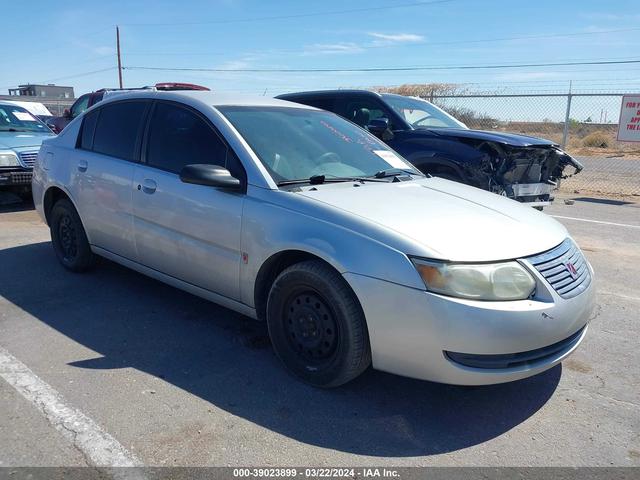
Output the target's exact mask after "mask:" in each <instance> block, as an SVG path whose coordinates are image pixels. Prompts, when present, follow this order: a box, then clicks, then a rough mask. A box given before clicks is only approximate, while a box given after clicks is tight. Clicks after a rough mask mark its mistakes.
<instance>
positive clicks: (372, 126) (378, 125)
mask: <svg viewBox="0 0 640 480" xmlns="http://www.w3.org/2000/svg"><path fill="white" fill-rule="evenodd" d="M367 130H369V131H370V132H371V133H373V134H374V135H375V136H376V137H378V138H381V139H382V140H384V141H387V140H391V139H392V138H393V132H392V131H391V129H390V128H389V119H388V118H384V117H380V118H374V119H373V120H371V121H370V122H369V125H367Z"/></svg>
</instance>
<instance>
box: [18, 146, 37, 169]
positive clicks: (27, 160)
mask: <svg viewBox="0 0 640 480" xmlns="http://www.w3.org/2000/svg"><path fill="white" fill-rule="evenodd" d="M36 158H38V150H35V151H33V152H20V160H21V161H22V164H23V165H24V166H25V167H27V168H33V165H34V164H35V163H36Z"/></svg>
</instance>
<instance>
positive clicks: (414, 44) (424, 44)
mask: <svg viewBox="0 0 640 480" xmlns="http://www.w3.org/2000/svg"><path fill="white" fill-rule="evenodd" d="M638 30H640V27H638V28H620V29H615V30H597V31H593V32H570V33H549V34H540V35H525V36H519V37H496V38H479V39H472V40H451V41H442V42H412V43H402V44H400V43H389V44H383V45H357V44H355V47H356V48H357V51H354V53H357V52H358V51H361V50H371V49H379V48H390V47H402V48H405V47H431V46H443V45H466V44H477V43H496V42H508V41H513V40H541V39H545V38H564V37H580V36H588V35H600V34H605V35H606V34H610V33H622V32H633V31H638ZM264 52H265V53H270V54H273V55H276V54H295V53H305V52H304V50H301V49H297V50H283V49H273V50H264ZM255 53H256V52H253V54H255ZM226 54H228V52H133V53H127V56H145V55H148V56H217V55H226Z"/></svg>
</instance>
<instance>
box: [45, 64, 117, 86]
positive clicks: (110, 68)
mask: <svg viewBox="0 0 640 480" xmlns="http://www.w3.org/2000/svg"><path fill="white" fill-rule="evenodd" d="M115 69H116V67H108V68H101V69H99V70H92V71H90V72H81V73H75V74H73V75H67V76H66V77H58V78H51V79H49V80H43V81H42V82H40V83H50V82H57V81H58V80H68V79H70V78H79V77H86V76H89V75H94V74H96V73H102V72H109V71H111V70H115Z"/></svg>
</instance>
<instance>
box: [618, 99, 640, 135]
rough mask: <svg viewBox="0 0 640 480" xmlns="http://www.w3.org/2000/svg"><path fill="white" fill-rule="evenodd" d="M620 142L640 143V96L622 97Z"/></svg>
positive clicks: (619, 125) (619, 128)
mask: <svg viewBox="0 0 640 480" xmlns="http://www.w3.org/2000/svg"><path fill="white" fill-rule="evenodd" d="M618 141H619V142H640V95H623V97H622V108H621V109H620V121H619V122H618Z"/></svg>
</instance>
